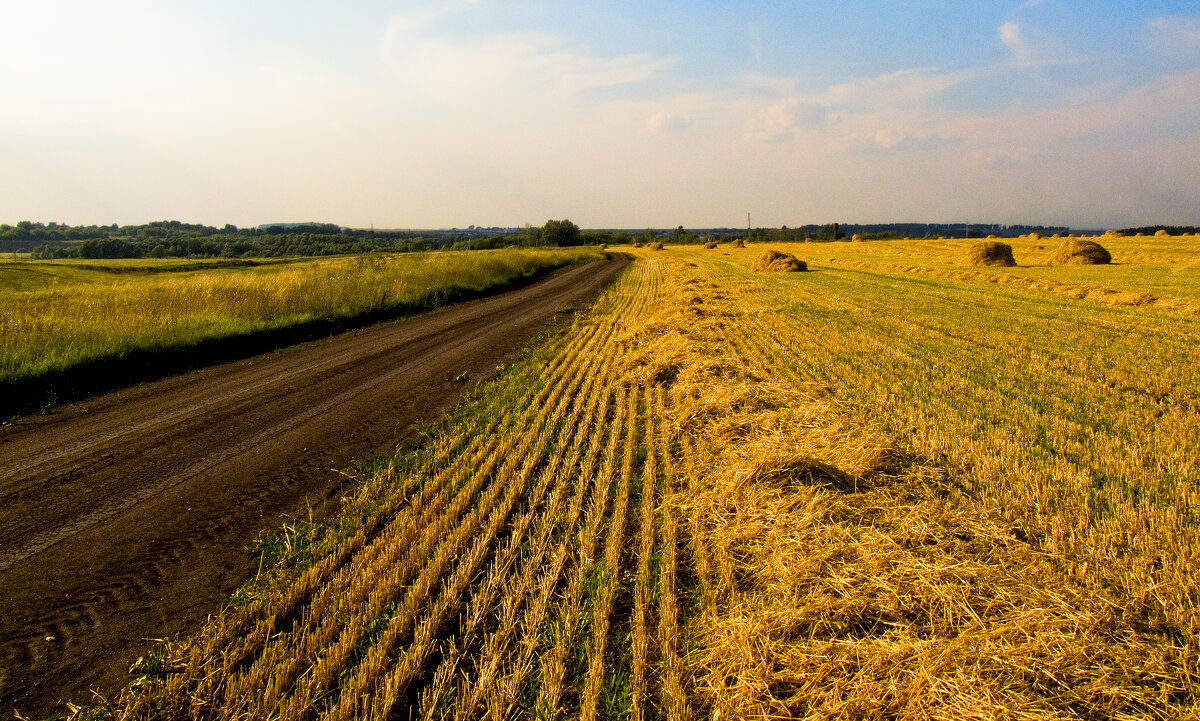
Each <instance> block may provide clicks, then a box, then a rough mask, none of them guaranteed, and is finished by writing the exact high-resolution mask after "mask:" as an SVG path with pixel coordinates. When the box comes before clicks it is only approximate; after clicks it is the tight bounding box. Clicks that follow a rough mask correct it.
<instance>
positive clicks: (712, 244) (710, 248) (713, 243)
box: [704, 240, 717, 250]
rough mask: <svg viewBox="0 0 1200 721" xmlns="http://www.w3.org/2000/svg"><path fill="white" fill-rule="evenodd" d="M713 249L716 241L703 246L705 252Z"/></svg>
mask: <svg viewBox="0 0 1200 721" xmlns="http://www.w3.org/2000/svg"><path fill="white" fill-rule="evenodd" d="M715 247H717V241H715V240H710V241H708V242H707V243H705V244H704V248H705V249H706V250H712V249H713V248H715Z"/></svg>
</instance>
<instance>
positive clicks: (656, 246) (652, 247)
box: [649, 241, 663, 250]
mask: <svg viewBox="0 0 1200 721" xmlns="http://www.w3.org/2000/svg"><path fill="white" fill-rule="evenodd" d="M649 247H650V250H662V249H663V244H662V243H659V242H658V241H655V242H653V243H651V244H650V246H649Z"/></svg>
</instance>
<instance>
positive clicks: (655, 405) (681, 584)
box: [109, 246, 1200, 719]
mask: <svg viewBox="0 0 1200 721" xmlns="http://www.w3.org/2000/svg"><path fill="white" fill-rule="evenodd" d="M760 250H761V249H757V248H754V247H750V248H746V249H744V250H743V249H728V248H726V249H721V250H718V251H716V252H714V251H713V250H701V249H668V250H667V251H666V252H656V253H649V252H645V253H641V254H640V258H639V260H638V262H637V263H635V265H634V266H633V267H631V268H630V269H629V270H628V271H627V272H626V274H625V275H624V276H623V278H622V279H621V280H620V281H619V282H618V284H617V285H615V286H614V287H613V289H612V290H610V291H609V292H608V293H607V294H606V295H605V296H604V297H603V298H602V299H601V301H600V302H599V303H598V304H597V305H596V306H595V307H594V308H593V309H592V311H591V312H590V313H589V314H587V315H585V316H581V317H579V318H578V319H577V321H576V324H575V326H574V327H573V328H572V329H571V331H570V332H569V333H564V334H562V335H561V336H559V337H557V338H555V339H553V340H552V341H550V342H548V343H546V344H545V345H543V346H542V347H541V348H540V349H539V350H538V351H536V352H535V353H534V354H533V355H531V356H530V357H528V358H526V359H525V360H524V361H523V362H521V363H519V364H517V365H515V366H513V367H512V368H510V369H509V370H508V371H507V372H506V373H505V374H503V375H502V376H501V377H500V378H499V379H498V380H497V381H496V382H495V383H493V384H491V385H489V386H487V387H485V388H484V389H481V392H480V394H479V395H478V397H476V398H475V399H473V400H472V402H470V403H468V404H466V405H465V406H464V407H462V408H461V409H460V410H459V411H458V412H457V414H456V415H455V416H454V418H453V419H452V422H450V423H449V424H448V425H447V426H446V428H445V429H444V430H443V432H442V433H441V434H439V435H438V436H437V437H436V438H434V439H432V440H431V441H430V442H429V443H428V444H426V445H424V446H423V447H421V448H419V449H418V450H417V451H415V452H413V453H411V454H408V455H405V456H402V457H398V458H396V459H394V460H393V461H392V462H391V463H389V464H387V465H386V466H384V467H382V468H381V469H380V470H379V471H378V472H376V473H375V474H374V475H372V476H371V477H369V478H366V479H364V481H363V484H362V486H361V488H360V489H359V491H358V493H357V494H355V495H354V496H353V498H351V499H350V500H349V501H348V502H347V504H346V506H345V508H344V509H343V512H342V514H341V515H339V516H338V517H337V519H336V520H335V521H334V522H331V523H326V524H318V525H315V526H308V527H304V528H302V529H297V530H296V532H295V533H294V534H289V536H288V537H287V544H288V548H287V550H286V551H285V552H283V553H281V554H279V555H277V556H273V557H272V560H275V561H276V562H277V565H276V566H275V569H274V572H273V573H271V574H267V575H264V576H263V577H262V578H260V579H259V580H258V581H257V582H256V583H254V584H251V585H249V586H247V587H246V588H245V589H243V592H242V593H241V594H240V595H239V597H238V598H239V603H238V604H235V605H231V606H230V607H229V608H227V609H226V610H225V611H224V612H223V613H222V614H221V615H220V616H219V617H217V618H216V619H214V621H213V622H212V623H211V624H209V626H208V627H207V628H206V629H205V630H204V632H203V633H201V634H200V635H198V636H197V637H195V638H192V639H188V640H186V641H183V642H180V643H176V644H174V645H170V646H166V647H162V648H160V649H158V650H157V651H156V653H155V655H154V656H153V657H152V658H148V659H147V661H146V663H144V664H143V665H142V666H141V667H139V671H140V673H142V675H143V678H142V682H141V683H140V685H139V686H138V687H137V688H135V689H134V690H132V691H131V692H128V693H127V694H125V695H124V696H122V698H121V699H119V700H118V701H117V702H116V703H115V705H114V706H112V707H111V708H110V709H109V713H110V714H111V715H112V716H113V717H117V718H191V717H198V718H211V719H224V718H230V719H232V718H245V717H255V718H259V717H272V718H279V719H318V718H319V719H349V718H378V719H385V718H409V717H412V718H481V717H488V718H583V719H594V718H631V719H646V718H662V719H686V718H717V717H718V715H719V716H720V718H781V717H789V718H814V719H816V718H912V719H917V718H945V719H976V718H1022V719H1025V718H1028V719H1034V718H1037V719H1056V718H1079V717H1083V718H1147V719H1158V718H1178V717H1188V716H1189V715H1192V716H1194V715H1195V714H1196V712H1197V694H1198V689H1200V662H1198V658H1200V633H1198V632H1200V628H1198V626H1197V621H1196V618H1197V613H1196V611H1197V602H1198V599H1200V582H1198V578H1197V574H1196V571H1197V567H1198V562H1200V538H1198V536H1197V532H1196V527H1197V522H1198V521H1197V513H1196V510H1197V502H1198V499H1197V498H1196V495H1195V492H1196V491H1195V489H1196V487H1197V482H1198V481H1200V478H1198V477H1197V473H1198V470H1197V466H1196V461H1195V459H1196V458H1197V457H1200V448H1198V447H1197V444H1198V443H1200V432H1198V423H1200V420H1198V418H1200V416H1197V414H1196V410H1197V408H1198V407H1200V382H1198V381H1200V378H1197V377H1196V373H1197V372H1198V371H1197V369H1198V368H1200V362H1198V361H1200V358H1197V357H1196V354H1197V352H1198V351H1197V350H1196V348H1197V347H1200V343H1197V342H1196V341H1197V338H1198V337H1200V327H1198V326H1197V323H1196V321H1195V319H1192V318H1188V317H1182V316H1180V315H1178V314H1174V313H1170V312H1163V311H1161V310H1159V309H1154V308H1137V309H1133V311H1130V310H1129V309H1116V308H1112V307H1108V306H1103V305H1095V304H1084V303H1080V302H1078V301H1075V300H1073V299H1069V298H1064V297H1062V296H1060V295H1056V294H1046V293H1039V292H1036V291H1034V290H1031V289H1028V288H1019V287H1013V288H1009V287H1003V286H997V285H994V284H978V283H974V282H970V281H963V280H956V279H946V278H936V277H935V278H930V277H924V276H914V275H912V274H908V273H904V272H896V271H892V272H889V271H887V270H874V269H872V270H866V269H860V268H856V267H846V266H842V265H836V264H833V265H830V264H826V263H822V262H820V261H819V260H817V259H814V258H813V257H812V255H810V254H807V253H806V252H805V251H806V250H807V247H805V246H792V247H789V248H788V251H789V252H793V253H795V254H797V255H799V256H800V257H801V258H802V259H806V260H808V261H809V266H810V269H811V270H813V271H815V272H810V273H804V274H800V273H796V274H792V273H788V274H751V273H750V272H749V267H750V264H751V262H752V260H753V258H754V256H755V255H756V254H757V253H758V252H760ZM817 252H818V253H819V252H821V251H820V250H818V251H817Z"/></svg>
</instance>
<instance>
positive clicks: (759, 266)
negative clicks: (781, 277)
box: [750, 250, 808, 273]
mask: <svg viewBox="0 0 1200 721" xmlns="http://www.w3.org/2000/svg"><path fill="white" fill-rule="evenodd" d="M750 270H751V271H753V272H755V273H798V272H803V271H806V270H808V264H807V263H805V262H804V261H802V260H800V259H799V258H797V257H796V256H794V255H792V254H791V253H780V252H779V251H778V250H764V251H763V252H762V255H760V256H758V259H757V260H755V261H754V265H752V266H750Z"/></svg>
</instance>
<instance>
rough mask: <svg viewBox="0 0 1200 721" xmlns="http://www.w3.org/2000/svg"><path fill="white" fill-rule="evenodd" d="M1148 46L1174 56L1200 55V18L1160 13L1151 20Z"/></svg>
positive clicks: (1160, 52) (1163, 53) (1156, 51)
mask: <svg viewBox="0 0 1200 721" xmlns="http://www.w3.org/2000/svg"><path fill="white" fill-rule="evenodd" d="M1149 28H1150V37H1149V39H1148V42H1147V46H1148V47H1149V49H1150V50H1151V51H1152V52H1155V53H1159V54H1161V55H1169V56H1172V57H1183V58H1188V57H1196V56H1200V20H1198V19H1196V18H1191V17H1179V16H1174V17H1171V16H1165V15H1160V16H1158V17H1155V18H1151V20H1150V22H1149Z"/></svg>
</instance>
